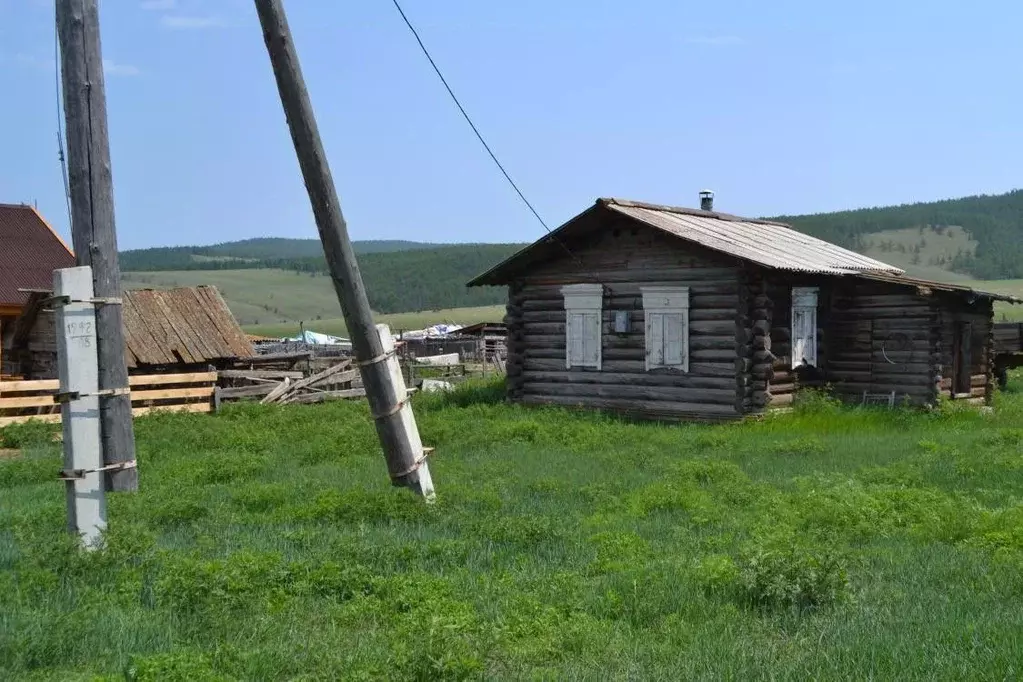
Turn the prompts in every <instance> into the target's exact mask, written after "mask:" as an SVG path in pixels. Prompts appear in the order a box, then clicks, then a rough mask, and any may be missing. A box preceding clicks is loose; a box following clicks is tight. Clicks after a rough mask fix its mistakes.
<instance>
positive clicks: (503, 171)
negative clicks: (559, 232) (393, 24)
mask: <svg viewBox="0 0 1023 682" xmlns="http://www.w3.org/2000/svg"><path fill="white" fill-rule="evenodd" d="M391 3H392V4H393V5H394V8H395V9H396V10H398V14H400V15H401V19H402V21H404V22H405V26H407V27H408V30H409V32H410V33H412V36H413V37H414V38H415V39H416V42H417V43H418V44H419V49H420V50H421V51H422V53H423V55H424V56H425V57H426V59H427V61H429V62H430V66H431V67H433V71H434V73H436V74H437V78H439V79H440V82H441V83H442V84H443V85H444V89H445V90H447V92H448V95H449V96H450V97H451V101H453V102H454V103H455V106H456V107H458V111H459V112H461V114H462V118H464V119H465V122H466V123H468V124H469V127H470V128H471V129H472V132H473V133H474V134H475V135H476V139H477V140H479V141H480V144H481V145H483V149H485V150H486V152H487V154H488V155H489V156H490V159H491V160H492V161H493V162H494V165H495V166H497V168H498V170H500V171H501V174H502V175H503V176H504V179H505V180H507V181H508V184H509V185H511V187H512V189H513V190H515V193H516V194H517V195H518V196H519V199H521V200H522V203H523V204H525V205H526V208H528V209H529V211H530V213H532V214H533V216H534V217H535V218H536V219H537V221H538V222H539V223H540V225H542V226H543V228H544V229H545V230H546V231H547V233H548V234H550V235H551V237H552V239H553V240H554V241H555V242H557V243H558V244H559V245H560V246H561V248H563V249H564V250H565V251H566V252H567V253H568V255H569V256H571V257H572V258H573V259H574V260H575V261H576V262H577V263H578V264H579V266H580V267H581V268H583V270H586V266H585V265H584V264H583V262H582V260H581V259H580V258H579V256H577V255H576V254H575V253H573V252H572V250H571V249H569V248H568V246H566V245H565V243H564V242H563V241H561V240H560V239H558V238H557V237H556V236H554V231H553V230H552V229H551V228H550V227H549V226H548V225H547V222H546V221H545V220H544V219H543V217H542V216H541V215H540V212H539V211H537V210H536V207H534V206H533V203H532V202H531V201H529V199H527V198H526V195H525V193H523V191H522V190H521V189H520V188H519V186H518V184H516V182H515V181H514V180H513V179H512V177H511V175H510V174H509V173H508V170H507V169H506V168H505V167H504V164H502V163H501V161H500V159H498V158H497V154H495V153H494V150H493V149H491V147H490V145H489V144H488V143H487V141H486V139H485V138H484V137H483V134H482V133H481V132H480V130H479V128H478V127H477V126H476V124H475V123H474V122H473V120H472V118H471V117H470V116H469V113H468V112H467V111H466V110H465V107H464V106H462V102H461V101H460V100H459V99H458V96H457V95H455V91H454V90H452V89H451V85H450V84H449V83H448V79H447V78H445V77H444V73H443V72H442V71H441V70H440V67H439V66H437V62H436V61H435V60H434V58H433V55H431V54H430V50H429V49H427V47H426V44H425V43H424V42H423V39H422V38H421V37H420V35H419V31H417V30H416V27H415V26H413V25H412V22H411V21H410V20H409V18H408V15H406V14H405V10H403V9H402V7H401V4H400V3H399V2H398V0H391ZM589 274H591V276H592V274H593V273H589ZM594 278H596V277H595V276H594Z"/></svg>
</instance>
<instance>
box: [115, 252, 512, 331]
mask: <svg viewBox="0 0 1023 682" xmlns="http://www.w3.org/2000/svg"><path fill="white" fill-rule="evenodd" d="M519 248H520V246H519V245H517V244H459V245H450V246H442V247H435V248H420V249H417V250H411V251H393V252H382V251H377V252H373V253H364V254H363V255H361V256H360V257H359V269H360V270H361V272H362V278H363V281H364V282H365V284H366V290H367V291H368V292H369V302H370V305H371V306H372V307H373V309H374V310H375V311H377V312H379V313H400V312H409V311H419V310H437V309H443V308H465V307H477V306H491V305H497V304H502V305H503V304H504V303H505V300H506V294H505V291H504V289H503V288H502V287H474V288H471V289H470V288H468V287H466V286H465V283H466V282H467V281H469V280H470V279H471V278H472V277H474V276H475V275H477V274H479V273H480V272H483V271H484V270H486V269H487V268H489V267H490V266H491V265H493V264H494V263H496V262H498V261H500V260H503V259H504V258H506V257H508V256H509V255H510V254H512V253H514V252H515V251H516V250H518V249H519ZM232 257H233V258H235V257H237V256H232ZM188 265H189V267H182V268H179V269H167V268H164V267H160V268H156V269H153V270H146V271H134V272H133V271H129V270H127V268H126V271H125V273H124V281H125V284H126V286H128V287H133V288H143V287H154V288H167V287H172V286H194V285H196V284H215V285H217V286H218V287H220V288H221V291H222V292H223V293H224V296H225V297H226V298H227V301H228V303H229V304H230V306H231V310H232V312H234V314H235V315H236V316H237V317H238V319H239V320H240V321H242V323H243V324H269V323H290V322H298V321H300V320H305V321H310V320H315V319H318V318H319V317H335V318H336V317H338V313H339V310H338V304H337V298H336V297H335V295H334V290H333V285H332V284H331V281H330V278H329V277H328V276H327V274H326V264H325V262H324V260H323V257H322V256H317V257H309V258H272V259H269V258H268V259H262V260H253V261H226V260H221V261H215V262H205V261H195V260H189V261H188Z"/></svg>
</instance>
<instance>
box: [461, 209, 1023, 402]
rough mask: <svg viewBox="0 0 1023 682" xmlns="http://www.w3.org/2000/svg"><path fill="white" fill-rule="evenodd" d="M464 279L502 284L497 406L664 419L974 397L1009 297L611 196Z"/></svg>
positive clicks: (985, 394)
mask: <svg viewBox="0 0 1023 682" xmlns="http://www.w3.org/2000/svg"><path fill="white" fill-rule="evenodd" d="M708 203H709V202H708ZM708 208H710V207H709V206H708ZM469 285H470V286H479V285H506V286H507V287H508V306H507V316H506V318H505V322H506V324H507V327H508V336H507V349H508V360H507V369H508V378H507V382H508V394H509V396H510V398H511V400H513V401H517V402H522V403H532V404H558V405H571V406H583V407H591V408H601V409H609V410H615V411H621V412H626V413H630V414H635V415H638V416H645V417H659V418H673V419H737V418H741V417H743V416H746V415H752V414H759V413H763V412H764V411H766V410H769V409H772V408H780V407H787V406H789V405H791V403H792V401H793V396H794V394H795V392H796V391H797V390H798V389H799V388H801V387H805V386H824V385H828V386H830V387H831V388H832V389H833V391H834V392H835V393H836V394H837V395H839V396H841V397H843V398H845V399H847V400H849V401H852V402H861V401H863V400H875V399H878V398H883V399H887V400H889V401H892V402H900V403H901V402H903V401H908V402H910V403H914V404H931V403H934V402H935V401H936V400H937V399H938V397H939V396H940V395H945V396H948V397H951V398H954V399H967V400H970V401H972V402H974V403H983V402H985V401H987V400H989V399H990V397H991V393H992V391H993V390H994V382H993V378H992V374H993V371H994V364H993V362H992V353H993V341H992V333H993V325H992V322H993V320H992V318H993V313H992V302H993V301H994V300H996V299H1000V300H1010V301H1013V302H1020V301H1018V300H1016V299H1013V298H1012V297H1008V296H1000V295H997V294H990V293H985V292H980V291H974V290H972V289H970V288H967V287H960V286H952V285H947V284H939V283H936V282H928V281H924V280H918V279H913V278H909V277H906V276H905V275H904V273H903V272H902V271H901V270H900V269H898V268H896V267H893V266H891V265H888V264H886V263H882V262H880V261H876V260H873V259H871V258H867V257H865V256H862V255H860V254H857V253H854V252H852V251H849V250H847V249H843V248H841V247H838V246H835V245H834V244H830V243H828V242H825V241H823V240H820V239H816V238H814V237H810V236H808V235H805V234H802V233H800V232H797V231H795V230H793V229H791V228H790V227H788V226H786V225H783V224H781V223H776V222H771V221H764V220H752V219H744V218H738V217H736V216H732V215H728V214H723V213H718V212H714V211H713V210H703V209H688V208H678V207H672V206H661V205H654V204H646V203H640V202H634V201H625V200H620V199H599V200H598V201H597V202H596V204H595V205H594V206H592V207H590V208H589V209H587V210H586V211H584V212H583V213H581V214H579V215H578V216H576V217H575V218H573V219H572V220H570V221H568V222H567V223H565V224H564V225H562V226H561V227H559V228H558V229H557V230H555V231H554V232H553V233H551V234H550V235H548V236H546V237H544V238H542V239H540V240H539V241H537V242H536V243H534V244H532V245H530V246H528V247H526V248H525V249H523V250H522V251H520V252H519V253H517V254H515V255H513V256H512V257H511V258H509V259H507V260H506V261H504V262H502V263H500V264H498V265H497V266H495V267H494V268H492V269H491V270H489V271H487V272H486V273H484V274H482V275H480V276H479V277H477V278H475V279H474V280H472V281H471V282H470V283H469Z"/></svg>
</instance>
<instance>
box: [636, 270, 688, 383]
mask: <svg viewBox="0 0 1023 682" xmlns="http://www.w3.org/2000/svg"><path fill="white" fill-rule="evenodd" d="M639 291H640V294H641V295H642V297H643V336H644V339H643V346H644V348H645V349H646V371H647V372H649V371H650V370H654V369H672V370H676V371H678V370H681V371H682V372H686V373H688V372H689V335H690V332H689V287H687V286H675V285H657V286H645V287H640V288H639ZM668 315H678V316H680V317H681V318H682V328H681V329H680V331H679V344H680V351H681V354H682V357H681V358H680V360H681V361H680V362H679V363H667V362H665V355H666V353H665V338H666V335H665V333H664V326H663V325H664V323H665V321H666V316H668ZM655 319H657V320H658V322H659V323H660V324H661V325H662V327H661V335H660V338H661V362H659V363H658V362H654V346H653V340H654V335H653V334H652V333H651V331H652V329H653V324H654V320H655Z"/></svg>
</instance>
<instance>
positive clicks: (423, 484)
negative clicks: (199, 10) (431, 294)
mask: <svg viewBox="0 0 1023 682" xmlns="http://www.w3.org/2000/svg"><path fill="white" fill-rule="evenodd" d="M255 3H256V12H257V13H258V14H259V22H260V24H261V25H262V27H263V39H264V40H265V41H266V50H267V52H268V53H269V55H270V63H271V65H272V66H273V72H274V77H275V78H276V79H277V89H278V91H279V92H280V96H281V104H282V105H283V106H284V114H285V116H286V117H287V119H288V127H289V128H290V130H291V139H292V141H293V142H294V144H295V153H296V154H297V155H298V162H299V165H300V166H301V168H302V177H303V178H304V179H305V186H306V190H307V191H308V193H309V201H310V202H311V203H312V208H313V215H314V217H315V219H316V228H317V230H318V231H319V233H320V241H321V242H323V251H324V253H325V255H326V257H327V266H328V267H329V268H330V276H331V279H332V280H333V282H334V289H335V291H336V292H337V297H338V301H339V302H340V304H341V312H342V313H343V314H344V318H345V323H346V325H347V326H348V333H349V334H350V335H351V337H352V346H353V348H354V350H355V357H356V360H357V363H358V365H359V368H360V371H361V374H362V383H363V385H364V386H365V387H366V397H367V398H368V400H369V406H370V410H372V413H373V419H374V421H375V423H376V429H377V435H378V436H379V437H380V444H381V445H382V446H383V449H384V457H385V458H386V459H387V468H388V471H389V473H390V476H391V481H392V482H393V483H394V484H395V485H403V486H406V487H408V488H411V489H412V490H414V491H415V492H417V493H419V494H420V495H423V496H425V497H427V498H432V497H433V483H432V481H431V480H430V472H429V469H428V467H427V464H426V461H425V459H424V453H423V448H422V441H420V439H419V432H418V428H417V427H416V424H415V419H414V418H413V417H412V412H411V406H410V405H407V404H406V400H407V396H406V391H405V386H404V382H403V381H401V375H400V373H399V374H398V378H397V380H396V378H395V376H394V372H392V371H391V370H390V368H389V364H390V363H389V362H388V361H389V360H390V359H391V358H392V356H393V354H394V350H393V344H387V345H388V346H389V347H387V348H385V344H386V342H387V341H389V340H390V339H381V332H383V333H386V334H389V332H387V331H386V328H384V329H383V330H380V331H378V330H377V329H376V328H375V327H374V325H373V313H372V311H371V310H370V307H369V299H368V298H367V296H366V287H365V286H364V285H363V283H362V275H361V274H360V273H359V264H358V262H357V261H356V258H355V250H354V249H353V248H352V243H351V241H350V240H349V238H348V228H347V226H346V225H345V219H344V216H343V215H342V214H341V202H340V201H339V200H338V196H337V190H336V189H335V187H334V180H333V178H332V177H331V173H330V166H329V165H328V164H327V155H326V152H325V151H324V149H323V143H322V141H321V140H320V133H319V129H318V128H317V126H316V117H315V115H314V114H313V106H312V103H311V102H310V100H309V92H308V91H307V90H306V86H305V80H304V79H303V77H302V69H301V67H300V66H299V63H298V53H297V51H296V50H295V43H294V41H293V40H292V37H291V30H290V29H289V28H288V21H287V18H286V17H285V15H284V7H283V5H282V3H281V0H255Z"/></svg>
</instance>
